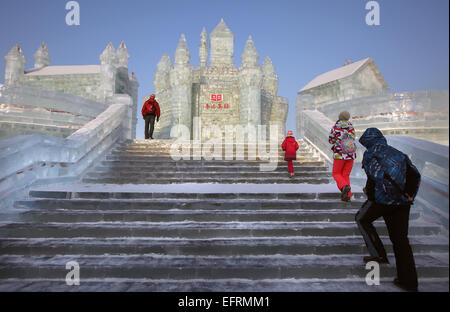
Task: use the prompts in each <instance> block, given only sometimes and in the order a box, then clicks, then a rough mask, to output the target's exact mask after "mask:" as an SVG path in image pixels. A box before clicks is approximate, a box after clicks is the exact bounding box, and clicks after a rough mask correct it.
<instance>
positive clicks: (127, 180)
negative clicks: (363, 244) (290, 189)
mask: <svg viewBox="0 0 450 312" xmlns="http://www.w3.org/2000/svg"><path fill="white" fill-rule="evenodd" d="M330 181H331V178H301V177H293V178H289V177H286V178H281V177H280V178H277V177H275V178H254V177H249V178H226V177H211V178H210V177H208V178H207V177H204V178H201V177H199V178H195V177H194V178H193V177H176V178H121V177H118V178H116V177H111V178H83V179H82V182H84V183H110V184H180V183H229V184H235V183H253V184H257V183H261V184H268V183H272V184H299V183H308V184H324V183H329V182H330Z"/></svg>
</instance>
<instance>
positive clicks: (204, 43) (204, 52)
mask: <svg viewBox="0 0 450 312" xmlns="http://www.w3.org/2000/svg"><path fill="white" fill-rule="evenodd" d="M198 55H199V58H200V67H206V62H207V60H208V34H207V33H206V29H205V27H203V29H202V33H201V34H200V45H199V51H198Z"/></svg>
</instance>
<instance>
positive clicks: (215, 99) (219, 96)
mask: <svg viewBox="0 0 450 312" xmlns="http://www.w3.org/2000/svg"><path fill="white" fill-rule="evenodd" d="M222 101H223V94H211V102H212V103H206V106H205V107H206V109H229V108H230V104H228V103H217V102H222Z"/></svg>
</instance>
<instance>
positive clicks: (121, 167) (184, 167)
mask: <svg viewBox="0 0 450 312" xmlns="http://www.w3.org/2000/svg"><path fill="white" fill-rule="evenodd" d="M94 169H95V171H102V172H105V171H109V170H114V171H119V172H121V171H125V172H129V173H146V172H153V173H169V172H180V171H188V170H191V171H200V170H201V171H205V172H210V171H214V172H225V173H236V172H242V171H246V172H258V173H259V172H263V171H261V168H260V166H259V165H252V164H245V165H234V166H230V165H227V164H222V165H208V164H203V165H202V164H189V163H184V164H178V163H176V162H174V163H170V164H158V166H154V164H153V163H151V162H139V163H136V162H122V161H102V163H101V165H100V166H97V167H95V168H94ZM294 170H295V173H297V174H302V173H303V172H311V171H312V172H327V173H328V172H330V170H329V169H328V167H325V166H294ZM269 172H283V173H286V172H288V169H287V165H286V164H282V163H281V164H278V166H277V167H276V168H275V170H273V171H269Z"/></svg>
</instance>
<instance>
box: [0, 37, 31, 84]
mask: <svg viewBox="0 0 450 312" xmlns="http://www.w3.org/2000/svg"><path fill="white" fill-rule="evenodd" d="M5 61H6V69H5V84H7V85H10V84H17V83H19V82H20V80H21V79H22V77H23V75H24V68H25V64H26V63H27V61H26V60H25V56H24V55H23V51H22V49H21V48H20V46H19V45H18V44H16V45H15V46H14V47H13V48H12V49H11V50H10V51H9V52H8V54H7V55H6V56H5Z"/></svg>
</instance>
